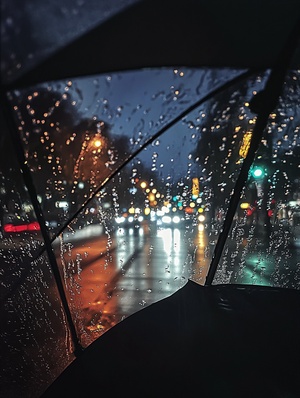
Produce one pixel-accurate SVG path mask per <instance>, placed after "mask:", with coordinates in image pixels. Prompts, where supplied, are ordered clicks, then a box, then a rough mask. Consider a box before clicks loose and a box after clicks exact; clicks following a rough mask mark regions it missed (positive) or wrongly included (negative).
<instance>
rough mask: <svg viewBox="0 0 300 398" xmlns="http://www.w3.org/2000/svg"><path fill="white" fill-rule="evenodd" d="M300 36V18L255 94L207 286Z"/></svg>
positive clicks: (212, 275)
mask: <svg viewBox="0 0 300 398" xmlns="http://www.w3.org/2000/svg"><path fill="white" fill-rule="evenodd" d="M299 35H300V20H298V22H297V23H296V25H295V26H294V27H293V29H292V31H291V33H290V35H289V37H288V39H287V41H286V44H285V45H284V46H283V48H282V49H281V51H280V54H279V57H278V61H277V63H276V64H275V66H274V67H273V68H272V70H271V73H270V76H269V78H268V80H267V82H266V85H265V88H264V89H263V90H262V91H261V92H259V93H258V94H257V95H254V96H253V98H252V100H251V101H250V109H251V111H253V112H254V113H257V119H256V124H255V126H254V129H253V134H252V139H251V142H250V147H249V151H248V153H247V156H246V158H245V160H244V162H243V164H242V167H241V171H240V174H239V176H238V179H237V182H236V184H235V189H234V192H233V194H232V196H231V198H230V203H229V206H228V210H227V212H226V216H225V221H224V223H223V229H222V231H221V233H220V235H219V238H218V241H217V244H216V247H215V251H214V255H213V258H212V261H211V263H210V267H209V270H208V273H207V276H206V280H205V285H211V284H212V282H213V279H214V277H215V273H216V270H217V267H218V264H219V261H220V259H221V255H222V252H223V248H224V245H225V242H226V239H227V236H228V233H229V231H230V227H231V224H232V220H233V217H234V214H235V212H236V209H237V206H238V203H239V200H240V196H241V193H242V189H243V188H244V186H245V183H246V181H247V178H248V174H249V170H250V167H251V165H252V163H253V161H254V158H255V155H256V151H257V149H258V147H259V144H260V142H261V139H262V136H263V132H264V129H265V128H266V126H267V123H268V119H269V115H270V113H271V112H272V111H273V110H274V108H275V107H276V105H277V103H278V100H279V97H280V95H281V91H282V88H283V85H284V79H285V75H286V72H287V70H288V68H289V65H290V62H291V60H292V56H293V54H294V52H295V50H296V48H297V44H298V40H299Z"/></svg>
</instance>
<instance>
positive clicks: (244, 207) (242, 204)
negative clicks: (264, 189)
mask: <svg viewBox="0 0 300 398" xmlns="http://www.w3.org/2000/svg"><path fill="white" fill-rule="evenodd" d="M249 207H250V203H248V202H243V203H241V204H240V208H241V209H243V210H245V209H248V208H249Z"/></svg>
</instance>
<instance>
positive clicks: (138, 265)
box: [56, 224, 209, 346]
mask: <svg viewBox="0 0 300 398" xmlns="http://www.w3.org/2000/svg"><path fill="white" fill-rule="evenodd" d="M207 243H208V237H207V233H206V231H205V230H204V229H197V230H196V231H193V232H192V233H187V231H186V230H184V229H179V228H157V229H151V228H150V227H149V225H148V224H144V225H143V226H142V227H141V228H132V229H122V228H119V229H117V230H116V231H115V232H114V233H112V234H111V235H109V234H101V235H96V234H93V233H91V230H87V233H86V235H85V234H84V233H83V231H82V230H81V231H80V235H77V236H76V232H75V233H74V232H73V233H72V234H65V235H64V236H62V237H61V238H60V244H59V246H58V245H56V257H57V261H58V263H59V266H60V269H61V273H62V276H63V279H64V283H65V286H66V291H67V296H68V300H69V303H70V307H71V312H72V314H74V321H75V325H76V328H77V330H78V332H79V335H80V336H81V340H82V341H81V342H82V344H83V346H87V345H89V344H90V343H91V342H92V341H94V340H95V338H97V337H99V336H100V335H102V334H103V333H104V332H105V331H107V330H108V329H110V328H111V327H112V326H114V325H115V324H117V323H118V322H120V321H121V320H122V319H124V318H126V317H127V316H129V315H131V314H133V313H135V312H137V311H139V310H141V309H143V308H144V307H146V306H148V305H150V304H152V303H154V302H157V301H159V300H161V299H163V298H165V297H168V296H169V295H171V294H172V293H174V292H176V291H177V290H178V289H179V288H180V287H182V286H183V285H184V284H185V283H186V282H187V280H188V279H189V278H191V279H193V280H195V281H197V282H198V283H202V284H203V283H204V281H205V276H206V273H207V268H208V264H209V256H208V251H207V249H206V247H207Z"/></svg>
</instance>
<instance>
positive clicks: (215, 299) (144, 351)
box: [43, 281, 300, 398]
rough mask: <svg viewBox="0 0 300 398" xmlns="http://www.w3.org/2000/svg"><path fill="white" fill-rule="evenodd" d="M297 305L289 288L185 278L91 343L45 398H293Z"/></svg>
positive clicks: (299, 387)
mask: <svg viewBox="0 0 300 398" xmlns="http://www.w3.org/2000/svg"><path fill="white" fill-rule="evenodd" d="M299 308H300V294H299V292H298V291H295V290H289V289H284V290H282V289H276V288H268V287H260V286H238V285H236V286H233V285H218V286H200V285H198V284H196V283H194V282H192V281H189V282H188V283H187V284H186V285H185V286H184V287H183V288H181V289H180V290H179V291H177V292H176V293H174V294H173V295H172V296H170V297H168V298H166V299H164V300H162V301H160V302H158V303H155V304H152V305H151V306H149V307H148V308H145V309H144V310H143V311H140V312H138V313H136V314H134V315H132V316H130V317H129V318H127V319H125V320H124V321H122V322H121V323H119V324H118V325H116V326H115V327H114V328H112V329H110V330H109V331H108V332H107V333H106V334H105V335H103V336H102V337H101V338H100V339H98V340H96V341H95V342H94V343H92V344H91V345H90V346H89V347H88V348H87V349H86V350H85V351H84V353H83V354H82V356H81V357H79V358H78V359H77V360H76V361H75V362H73V364H71V365H70V366H69V368H68V369H66V370H65V371H64V372H63V373H62V374H61V376H60V377H59V378H58V379H57V380H56V381H55V382H54V383H53V385H52V386H50V388H49V389H48V390H47V391H46V392H45V394H43V398H46V397H47V398H52V397H53V398H54V397H63V396H70V397H82V396H86V397H93V396H98V395H99V396H102V395H105V396H106V395H107V396H112V397H118V396H122V395H125V396H126V395H130V396H133V397H141V396H143V397H155V396H156V397H191V396H199V397H216V398H217V397H241V396H243V397H247V398H253V397H261V398H263V397H270V398H271V397H295V398H296V397H298V396H299V395H300V382H299V377H298V375H299V371H300V360H299V358H300V356H299V355H300V343H299V338H298V336H299V332H300V320H299V316H298V313H299Z"/></svg>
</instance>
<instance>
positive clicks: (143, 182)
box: [140, 181, 147, 189]
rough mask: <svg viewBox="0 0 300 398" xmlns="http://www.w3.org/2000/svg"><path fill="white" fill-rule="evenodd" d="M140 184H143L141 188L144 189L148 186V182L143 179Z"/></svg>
mask: <svg viewBox="0 0 300 398" xmlns="http://www.w3.org/2000/svg"><path fill="white" fill-rule="evenodd" d="M140 185H141V188H143V189H144V188H146V186H147V183H146V182H145V181H142V182H141V184H140Z"/></svg>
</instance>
